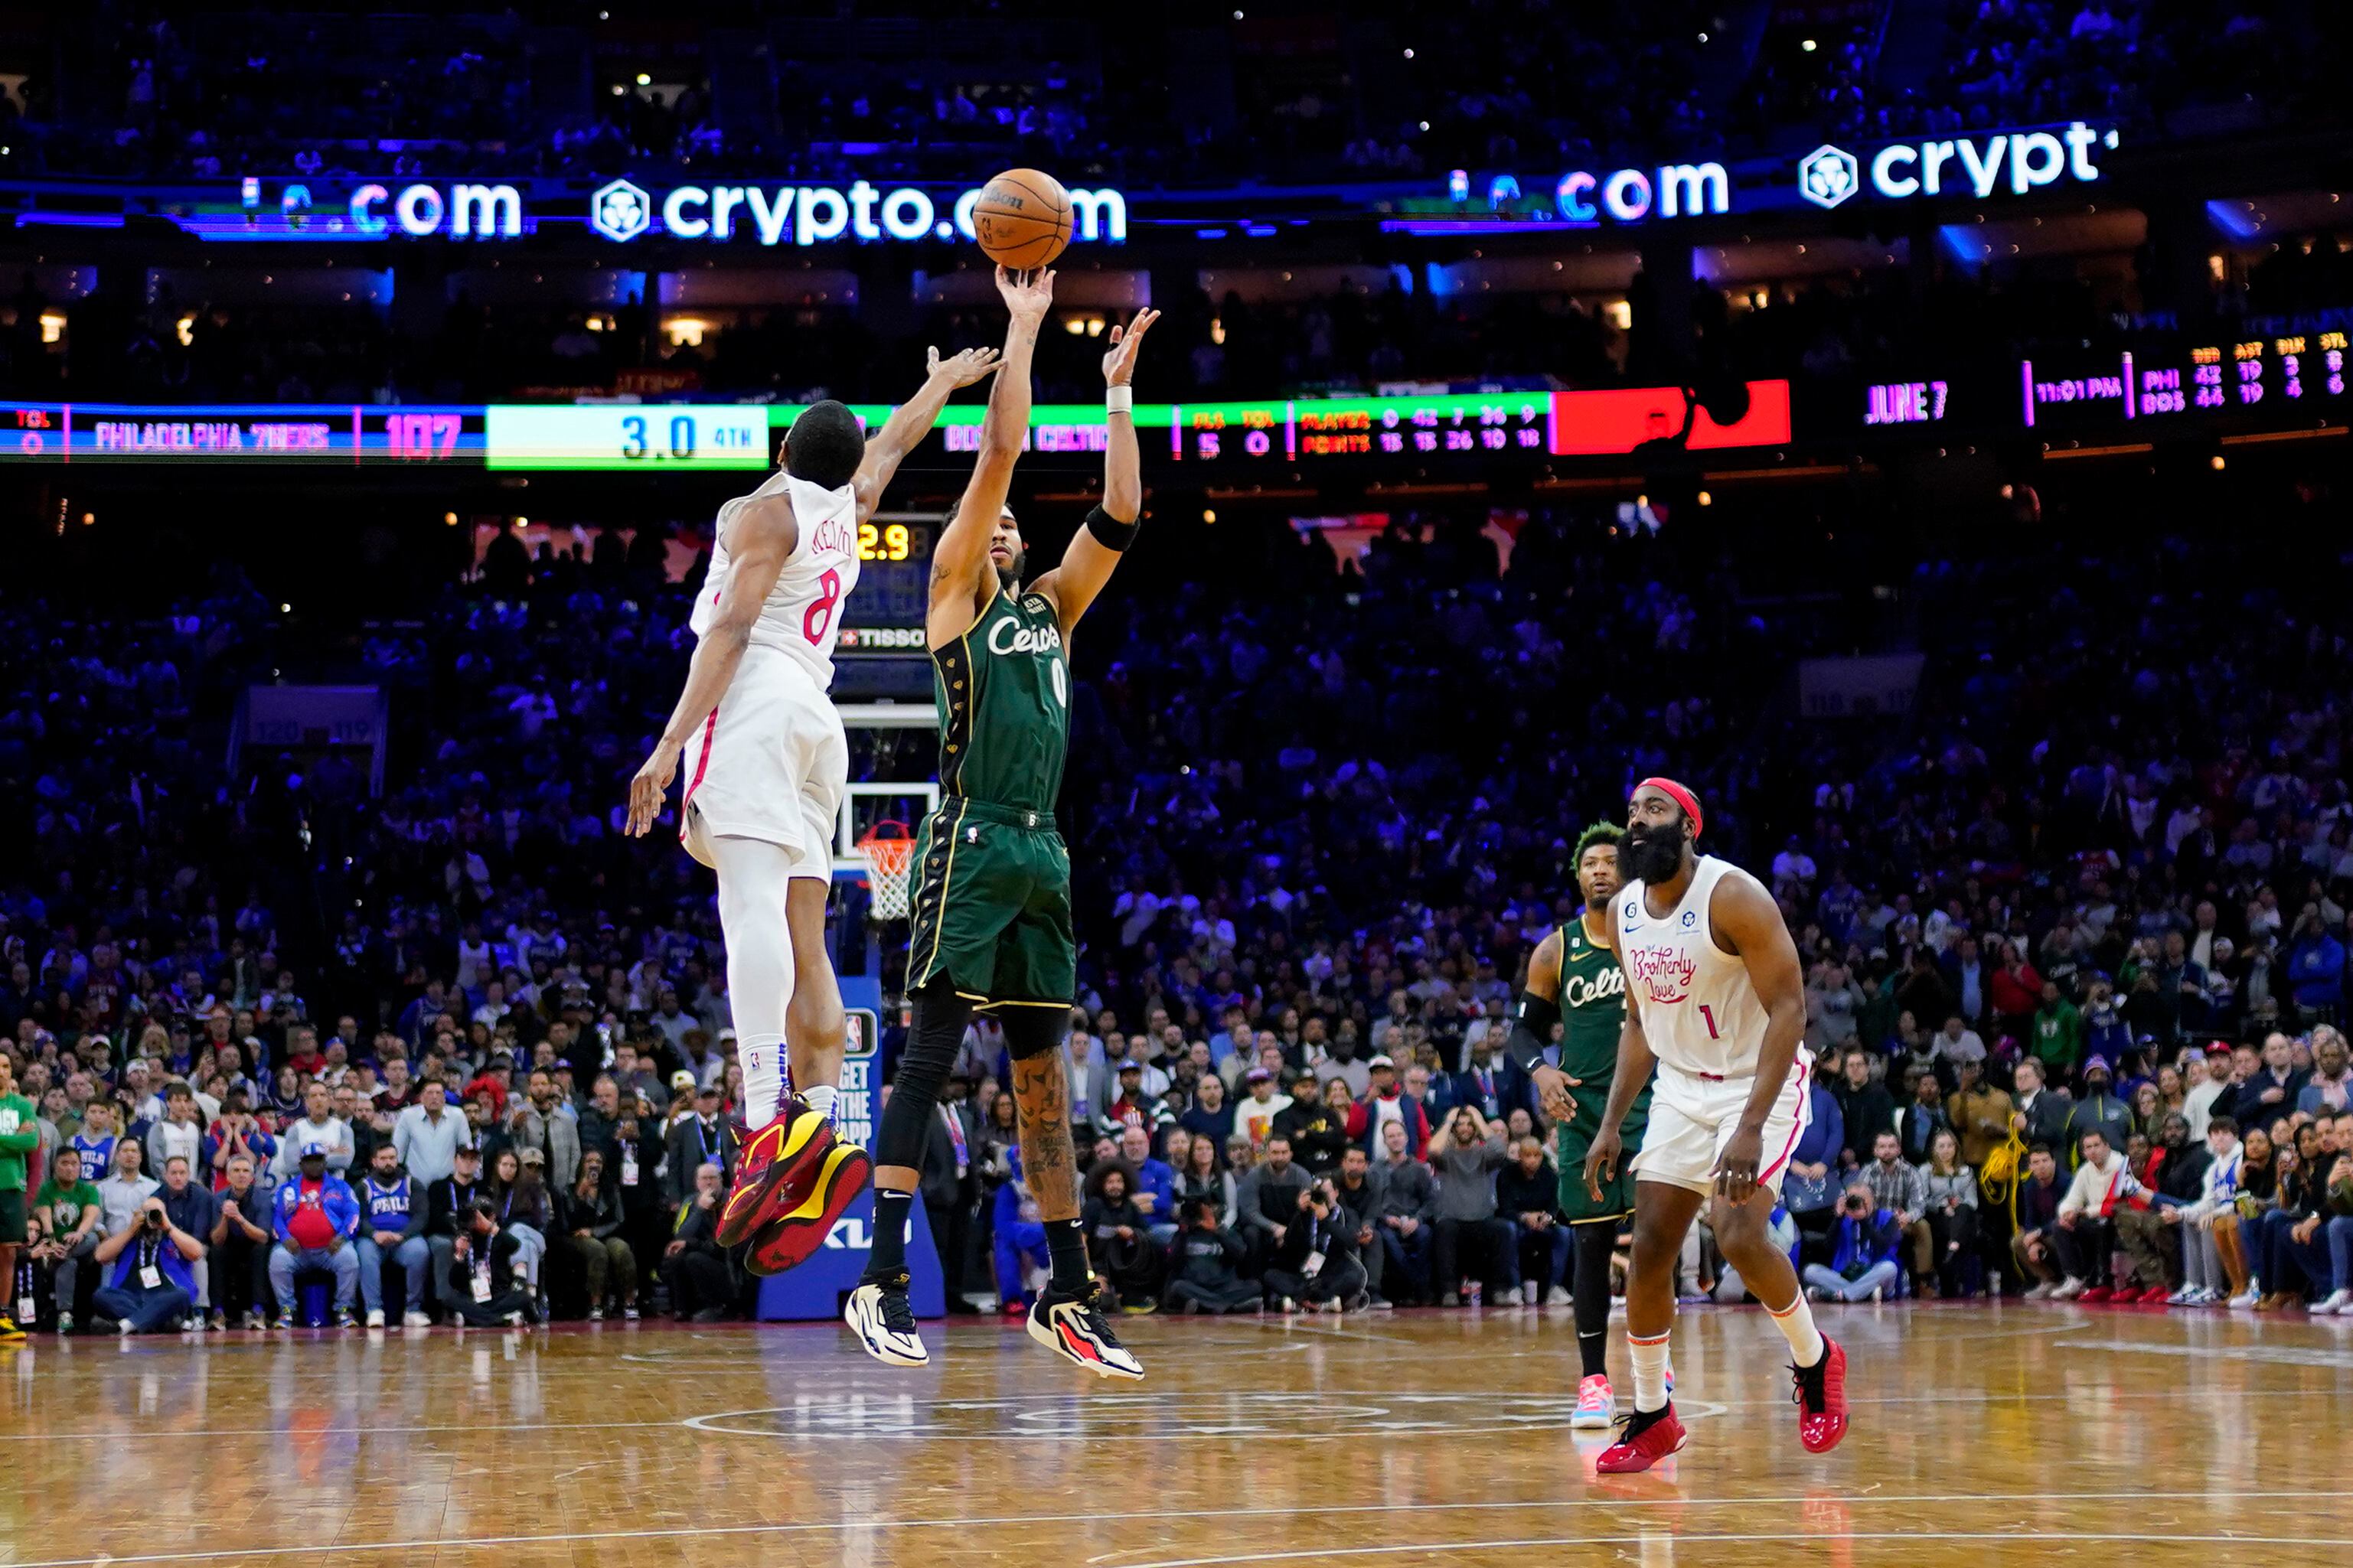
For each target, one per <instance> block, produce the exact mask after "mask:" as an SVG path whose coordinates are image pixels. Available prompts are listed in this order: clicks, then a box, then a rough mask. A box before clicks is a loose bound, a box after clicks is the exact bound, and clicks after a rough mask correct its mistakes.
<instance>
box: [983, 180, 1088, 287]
mask: <svg viewBox="0 0 2353 1568" xmlns="http://www.w3.org/2000/svg"><path fill="white" fill-rule="evenodd" d="M972 231H973V233H974V234H975V235H976V237H978V238H979V240H980V248H981V251H982V253H983V254H984V255H986V256H987V258H989V259H990V260H991V261H994V262H996V263H997V265H998V266H999V267H1009V268H1012V269H1013V270H1015V271H1016V272H1028V271H1029V270H1031V269H1032V268H1039V267H1043V266H1045V265H1046V263H1048V262H1050V261H1051V260H1053V259H1054V258H1056V257H1057V256H1060V255H1061V254H1062V247H1064V246H1066V245H1068V244H1070V243H1071V193H1070V192H1068V191H1066V190H1064V189H1063V188H1062V182H1061V181H1060V180H1058V179H1056V178H1054V176H1053V175H1051V174H1040V173H1039V172H1038V171H1037V170H1035V169H1008V170H1006V171H1005V173H1003V174H999V175H997V178H995V179H993V180H991V181H989V182H988V184H986V185H983V186H982V187H981V188H980V199H979V200H978V201H976V202H975V203H973V205H972Z"/></svg>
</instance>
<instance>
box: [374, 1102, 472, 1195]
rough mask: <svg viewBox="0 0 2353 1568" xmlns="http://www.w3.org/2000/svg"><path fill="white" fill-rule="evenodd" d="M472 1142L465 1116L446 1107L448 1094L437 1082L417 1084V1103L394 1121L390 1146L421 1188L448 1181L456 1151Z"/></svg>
mask: <svg viewBox="0 0 2353 1568" xmlns="http://www.w3.org/2000/svg"><path fill="white" fill-rule="evenodd" d="M473 1142H474V1136H473V1132H472V1131H471V1129H470V1128H469V1127H468V1126H467V1124H466V1119H465V1117H463V1116H462V1115H460V1114H459V1113H458V1112H457V1111H454V1110H450V1109H449V1108H448V1091H447V1090H446V1089H444V1088H443V1087H442V1085H441V1082H440V1080H439V1079H426V1080H425V1082H424V1083H422V1084H420V1085H419V1086H418V1087H417V1103H416V1104H414V1105H412V1106H410V1107H408V1108H407V1109H406V1110H403V1111H402V1112H401V1113H400V1114H399V1116H397V1117H396V1118H395V1119H394V1121H393V1125H392V1146H393V1151H394V1152H395V1153H396V1154H397V1155H398V1156H399V1161H400V1166H401V1169H403V1170H405V1171H406V1172H407V1173H408V1174H409V1176H410V1178H411V1179H413V1180H414V1181H416V1182H417V1183H418V1184H421V1185H423V1186H427V1187H429V1186H431V1185H433V1184H435V1183H436V1182H445V1181H448V1179H449V1176H450V1173H452V1172H453V1171H455V1170H456V1169H457V1163H458V1161H457V1155H458V1151H459V1149H461V1148H464V1147H467V1146H469V1145H470V1144H472V1143H473Z"/></svg>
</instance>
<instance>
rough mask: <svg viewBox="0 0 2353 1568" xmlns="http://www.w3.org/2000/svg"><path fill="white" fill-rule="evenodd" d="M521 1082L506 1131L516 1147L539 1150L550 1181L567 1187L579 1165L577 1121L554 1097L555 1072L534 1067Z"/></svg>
mask: <svg viewBox="0 0 2353 1568" xmlns="http://www.w3.org/2000/svg"><path fill="white" fill-rule="evenodd" d="M524 1083H525V1085H526V1088H525V1091H524V1097H523V1098H522V1099H519V1100H516V1101H515V1103H514V1105H513V1107H512V1109H511V1110H509V1111H508V1113H507V1135H508V1136H509V1137H510V1138H512V1140H513V1141H514V1142H515V1144H516V1146H517V1147H519V1148H525V1149H536V1150H538V1151H539V1152H540V1153H541V1155H542V1156H543V1159H544V1160H545V1162H546V1164H545V1169H546V1172H547V1180H548V1182H549V1184H551V1185H554V1186H556V1187H568V1186H570V1185H571V1184H572V1178H573V1174H574V1173H575V1172H577V1171H578V1170H579V1169H580V1124H579V1122H578V1121H577V1120H576V1119H575V1117H574V1116H573V1115H572V1113H571V1110H570V1108H569V1107H567V1106H564V1105H562V1104H561V1103H560V1102H559V1101H558V1100H557V1099H556V1094H555V1075H554V1073H552V1072H550V1071H548V1070H547V1069H546V1068H533V1069H532V1070H531V1074H530V1076H529V1077H528V1078H527V1079H524Z"/></svg>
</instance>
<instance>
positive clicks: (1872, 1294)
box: [1801, 1133, 1905, 1301]
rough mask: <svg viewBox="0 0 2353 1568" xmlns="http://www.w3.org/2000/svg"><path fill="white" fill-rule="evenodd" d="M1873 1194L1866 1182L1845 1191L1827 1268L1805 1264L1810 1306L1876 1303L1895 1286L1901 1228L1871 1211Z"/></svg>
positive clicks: (1886, 1212) (1886, 1216)
mask: <svg viewBox="0 0 2353 1568" xmlns="http://www.w3.org/2000/svg"><path fill="white" fill-rule="evenodd" d="M1886 1136H1889V1137H1893V1136H1894V1134H1893V1133H1889V1134H1886ZM1871 1193H1872V1189H1871V1185H1870V1184H1869V1183H1867V1182H1863V1181H1856V1182H1853V1183H1852V1184H1849V1185H1848V1187H1847V1189H1846V1196H1845V1197H1844V1199H1842V1200H1841V1202H1840V1204H1839V1217H1838V1224H1837V1225H1836V1226H1834V1227H1832V1230H1831V1244H1832V1252H1831V1261H1830V1263H1829V1265H1828V1266H1827V1267H1825V1266H1824V1265H1822V1264H1820V1263H1809V1264H1807V1265H1806V1267H1805V1268H1804V1269H1803V1270H1802V1271H1801V1272H1802V1273H1803V1275H1804V1278H1805V1284H1806V1299H1807V1300H1812V1301H1823V1300H1829V1301H1862V1300H1872V1301H1876V1300H1880V1299H1881V1296H1882V1294H1883V1292H1885V1291H1886V1290H1887V1289H1889V1288H1890V1287H1892V1286H1893V1285H1894V1283H1895V1281H1896V1279H1897V1271H1896V1263H1895V1246H1896V1242H1897V1240H1898V1239H1899V1238H1900V1237H1902V1236H1903V1234H1904V1230H1905V1226H1904V1224H1903V1223H1902V1221H1901V1220H1900V1219H1899V1217H1898V1216H1897V1215H1894V1213H1892V1212H1890V1211H1889V1210H1887V1209H1884V1208H1874V1207H1873V1202H1872V1195H1871Z"/></svg>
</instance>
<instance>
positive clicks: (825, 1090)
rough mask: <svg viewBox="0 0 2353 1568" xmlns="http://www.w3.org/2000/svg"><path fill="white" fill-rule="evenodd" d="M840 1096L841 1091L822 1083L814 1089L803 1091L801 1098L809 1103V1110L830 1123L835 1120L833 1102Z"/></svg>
mask: <svg viewBox="0 0 2353 1568" xmlns="http://www.w3.org/2000/svg"><path fill="white" fill-rule="evenodd" d="M840 1096H841V1090H840V1089H838V1088H836V1087H835V1086H834V1085H832V1084H829V1083H820V1084H818V1085H816V1086H815V1087H814V1088H810V1089H803V1090H801V1098H802V1099H803V1100H807V1101H808V1108H809V1109H810V1110H814V1111H816V1112H817V1113H818V1115H819V1116H822V1117H824V1118H825V1119H826V1120H827V1121H832V1120H833V1102H834V1101H835V1100H838V1099H839V1098H840Z"/></svg>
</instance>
